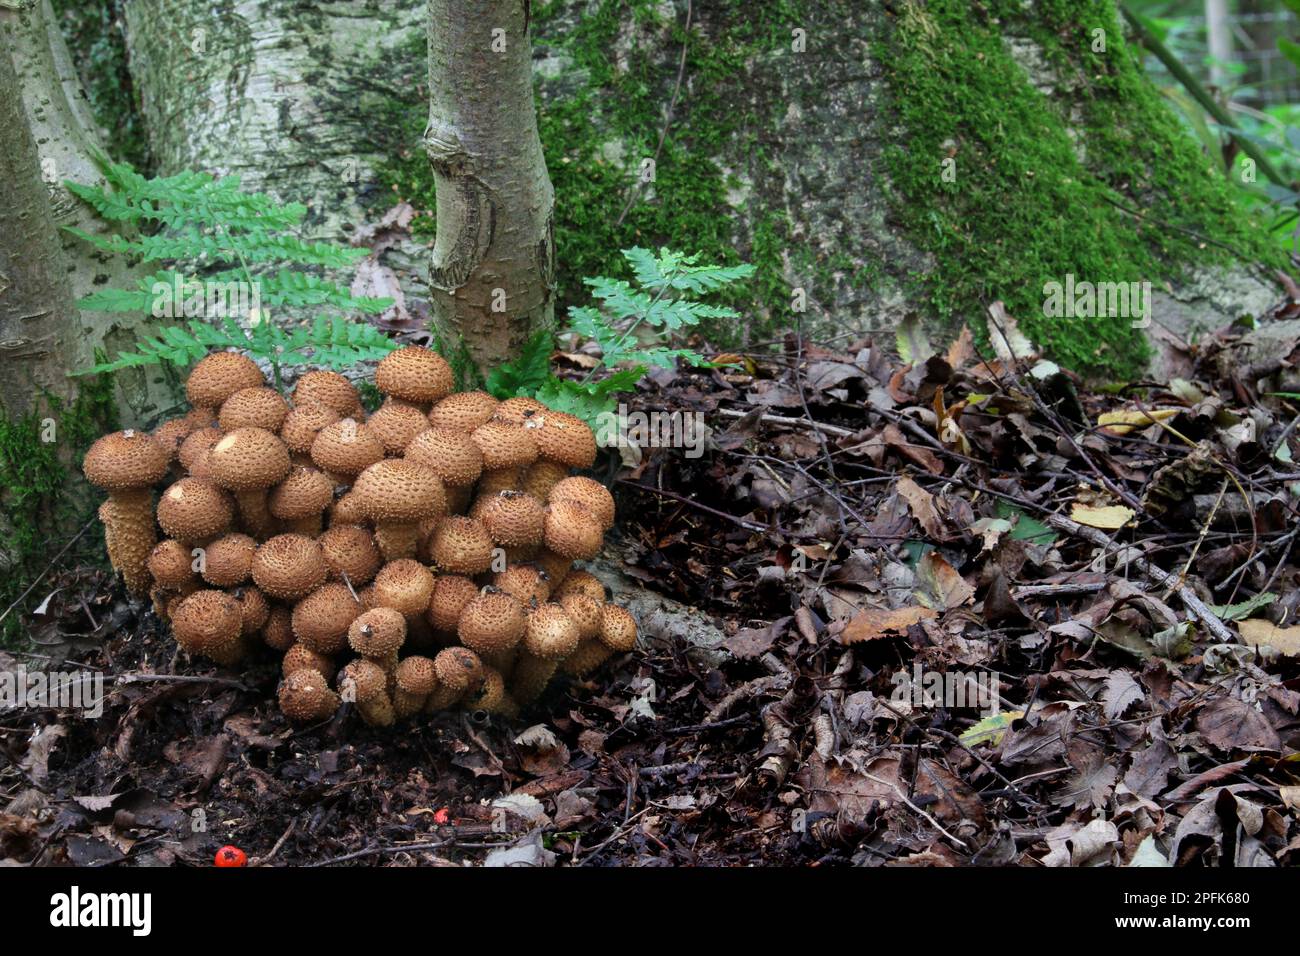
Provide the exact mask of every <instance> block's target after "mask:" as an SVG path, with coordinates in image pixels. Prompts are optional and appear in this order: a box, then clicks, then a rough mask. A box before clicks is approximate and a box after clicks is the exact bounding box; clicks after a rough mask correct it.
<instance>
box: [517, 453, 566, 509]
mask: <svg viewBox="0 0 1300 956" xmlns="http://www.w3.org/2000/svg"><path fill="white" fill-rule="evenodd" d="M568 476H569V469H568V468H566V467H565V466H564V465H561V464H557V463H556V462H553V461H547V460H546V459H545V458H539V459H537V460H536V461H535V462H533V463H532V464H531V465H529V466H528V467H527V468H526V469H525V470H524V477H523V480H522V481H521V482H520V485H519V490H520V491H526V492H528V493H529V494H530V495H532V496H533V497H534V498H536V499H537V500H538V501H545V500H546V499H547V498H548V497H549V496H550V494H551V489H552V488H554V487H555V486H556V485H558V484H559V483H560V482H561V481H563V480H564V479H565V478H567V477H568Z"/></svg>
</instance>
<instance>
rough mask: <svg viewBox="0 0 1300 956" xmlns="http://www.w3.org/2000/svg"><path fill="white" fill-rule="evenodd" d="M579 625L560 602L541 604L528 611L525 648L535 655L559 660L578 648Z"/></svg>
mask: <svg viewBox="0 0 1300 956" xmlns="http://www.w3.org/2000/svg"><path fill="white" fill-rule="evenodd" d="M578 641H579V634H578V626H577V625H576V624H574V623H573V620H572V619H571V618H570V617H569V615H568V613H567V612H566V611H565V610H564V608H563V607H561V606H560V605H558V604H539V605H537V607H535V608H533V609H532V610H531V611H529V612H528V624H527V627H526V629H525V631H524V649H525V650H527V651H528V653H530V654H532V655H533V656H534V657H541V658H544V659H546V660H559V659H560V658H562V657H568V656H569V655H570V654H572V653H573V652H574V651H576V650H577V649H578Z"/></svg>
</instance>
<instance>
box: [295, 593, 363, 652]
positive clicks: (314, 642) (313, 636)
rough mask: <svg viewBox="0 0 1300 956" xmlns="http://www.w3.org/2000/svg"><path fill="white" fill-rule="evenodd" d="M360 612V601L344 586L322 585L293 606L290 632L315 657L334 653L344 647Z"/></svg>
mask: <svg viewBox="0 0 1300 956" xmlns="http://www.w3.org/2000/svg"><path fill="white" fill-rule="evenodd" d="M361 613H362V608H361V602H360V601H358V600H357V599H356V598H355V597H353V596H352V592H351V590H349V589H348V586H347V585H346V584H339V583H338V582H333V583H330V584H325V585H322V586H321V587H319V588H317V589H316V590H315V591H312V592H311V594H308V595H307V596H306V597H305V598H303V599H302V600H301V601H299V602H298V603H297V604H295V605H294V606H293V617H292V626H293V633H294V636H295V637H296V638H297V639H298V640H299V641H300V642H301V643H303V644H305V645H307V646H308V647H310V648H311V649H312V650H313V651H316V652H317V653H318V654H337V653H338V652H339V651H341V650H343V648H344V647H346V646H347V641H348V628H349V626H351V624H352V622H353V621H355V620H356V619H357V618H358V617H359V616H360V615H361Z"/></svg>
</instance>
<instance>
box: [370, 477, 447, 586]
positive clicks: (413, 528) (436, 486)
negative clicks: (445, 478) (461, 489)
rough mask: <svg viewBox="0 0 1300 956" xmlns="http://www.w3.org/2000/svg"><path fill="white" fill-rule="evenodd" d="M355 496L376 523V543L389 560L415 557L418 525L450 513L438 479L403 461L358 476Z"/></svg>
mask: <svg viewBox="0 0 1300 956" xmlns="http://www.w3.org/2000/svg"><path fill="white" fill-rule="evenodd" d="M352 494H354V495H356V496H357V505H358V507H359V508H360V509H361V510H362V512H364V513H365V515H366V516H367V517H368V518H369V519H370V520H371V521H373V522H374V523H375V541H376V543H378V545H379V550H380V552H381V553H382V554H383V556H384V559H385V560H387V561H393V560H396V559H398V558H413V557H415V548H416V544H417V542H418V540H419V530H418V525H419V522H421V521H423V520H424V519H426V518H434V517H437V516H439V515H442V514H445V513H446V510H447V499H446V496H445V495H444V494H443V490H442V482H441V481H440V480H439V479H438V476H437V475H435V474H434V473H433V472H431V471H429V470H428V469H427V468H421V467H420V466H419V465H416V464H413V463H412V462H409V461H403V460H402V459H400V458H390V459H386V460H385V461H380V462H376V463H375V464H373V465H371V466H370V467H369V468H367V469H366V470H365V471H363V472H362V473H361V474H360V475H358V476H357V480H356V482H355V483H354V484H353V486H352Z"/></svg>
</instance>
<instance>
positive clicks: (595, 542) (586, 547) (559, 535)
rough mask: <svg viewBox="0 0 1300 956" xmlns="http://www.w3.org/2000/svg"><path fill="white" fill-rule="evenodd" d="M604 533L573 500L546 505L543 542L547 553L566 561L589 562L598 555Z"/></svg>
mask: <svg viewBox="0 0 1300 956" xmlns="http://www.w3.org/2000/svg"><path fill="white" fill-rule="evenodd" d="M604 537H605V533H604V531H602V530H601V527H600V522H599V521H597V520H596V517H595V516H594V515H593V514H592V513H591V512H590V511H588V510H587V509H586V508H584V507H582V505H580V504H577V503H576V502H574V501H568V500H565V501H553V502H551V503H550V504H549V505H547V506H546V520H545V522H544V524H543V531H542V541H543V543H545V545H546V547H547V549H548V550H550V551H554V552H555V553H556V554H558V555H561V556H563V557H566V558H574V559H581V560H588V561H589V560H591V559H592V558H594V557H595V556H596V555H597V554H599V553H600V548H601V545H602V544H603V543H604Z"/></svg>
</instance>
